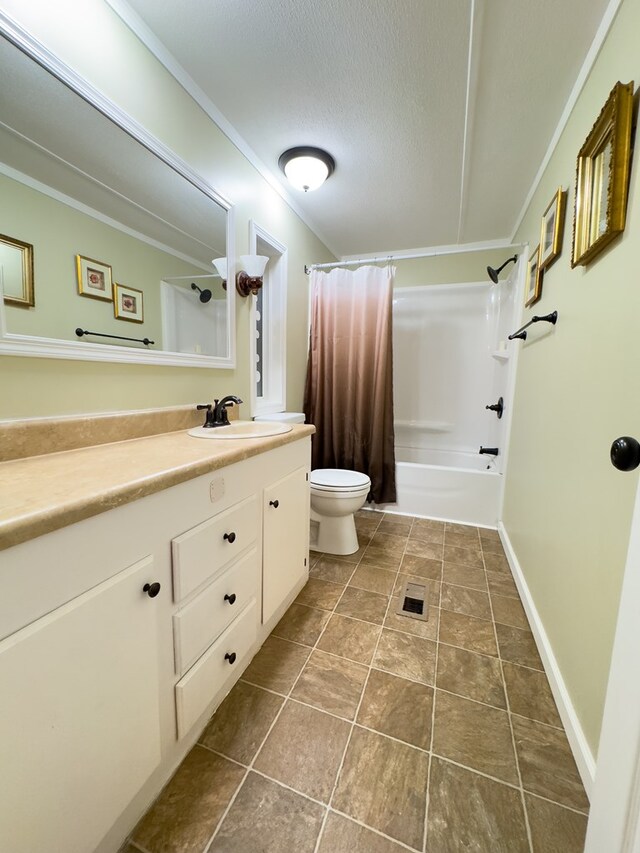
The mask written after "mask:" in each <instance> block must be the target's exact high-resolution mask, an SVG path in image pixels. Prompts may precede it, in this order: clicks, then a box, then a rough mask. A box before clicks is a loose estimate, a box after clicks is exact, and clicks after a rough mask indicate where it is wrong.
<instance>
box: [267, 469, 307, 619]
mask: <svg viewBox="0 0 640 853" xmlns="http://www.w3.org/2000/svg"><path fill="white" fill-rule="evenodd" d="M308 478H309V472H308V469H307V468H297V469H296V470H295V471H293V472H292V473H291V474H288V475H287V476H286V477H283V478H282V479H280V480H278V481H277V482H275V483H273V484H272V485H270V486H268V487H267V488H266V489H265V490H264V495H263V514H264V530H263V556H262V621H263V623H265V622H268V621H269V620H270V619H271V618H272V616H273V615H274V613H275V612H276V610H277V609H278V607H279V605H280V604H281V603H282V601H283V600H284V599H285V598H287V596H288V595H289V593H290V592H291V590H292V589H294V588H295V587H296V585H298V584H299V583H300V582H301V581H302V580H304V578H305V577H306V575H307V574H308V568H307V562H308V556H309V480H308Z"/></svg>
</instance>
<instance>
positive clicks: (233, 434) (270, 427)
mask: <svg viewBox="0 0 640 853" xmlns="http://www.w3.org/2000/svg"><path fill="white" fill-rule="evenodd" d="M292 429H293V427H292V426H291V424H279V423H269V422H267V421H265V422H264V423H263V422H258V423H256V422H255V421H234V423H231V424H229V426H223V427H207V428H206V429H205V428H204V427H195V428H194V429H190V430H189V432H188V435H192V436H193V437H194V438H215V439H218V440H221V439H228V440H231V439H237V438H267V437H268V436H270V435H283V434H284V433H285V432H291V430H292Z"/></svg>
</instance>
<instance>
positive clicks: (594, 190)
mask: <svg viewBox="0 0 640 853" xmlns="http://www.w3.org/2000/svg"><path fill="white" fill-rule="evenodd" d="M632 113H633V81H632V82H631V83H619V82H618V83H616V85H615V86H614V87H613V89H612V90H611V93H610V95H609V97H608V98H607V102H606V104H605V105H604V107H603V108H602V110H601V111H600V115H599V116H598V118H597V119H596V122H595V124H594V125H593V127H592V129H591V132H590V134H589V136H588V137H587V138H586V140H585V143H584V145H583V146H582V148H581V149H580V152H579V154H578V162H577V168H576V204H575V210H574V217H573V250H572V253H571V266H572V267H576V266H578V265H581V266H586V265H587V264H588V263H590V262H591V261H592V260H593V259H594V258H595V257H596V255H597V254H599V252H601V251H602V250H603V249H604V247H605V246H607V245H608V244H609V243H610V242H611V241H612V240H613V239H614V237H616V236H617V235H618V234H621V233H622V232H623V231H624V226H625V220H626V213H627V193H628V190H629V167H630V159H631V127H632Z"/></svg>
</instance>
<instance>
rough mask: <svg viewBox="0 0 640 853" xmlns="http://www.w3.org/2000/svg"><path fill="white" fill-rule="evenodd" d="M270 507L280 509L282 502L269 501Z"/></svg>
mask: <svg viewBox="0 0 640 853" xmlns="http://www.w3.org/2000/svg"><path fill="white" fill-rule="evenodd" d="M269 506H272V507H273V508H274V509H278V507H279V506H280V501H269Z"/></svg>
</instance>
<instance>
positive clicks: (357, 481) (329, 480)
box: [310, 468, 371, 489]
mask: <svg viewBox="0 0 640 853" xmlns="http://www.w3.org/2000/svg"><path fill="white" fill-rule="evenodd" d="M310 481H311V485H312V486H324V487H325V488H331V489H355V488H358V487H362V486H369V485H370V484H371V480H370V479H369V478H368V477H367V475H366V474H360V473H359V472H358V471H345V470H343V469H342V468H316V469H315V471H312V472H311V477H310Z"/></svg>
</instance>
